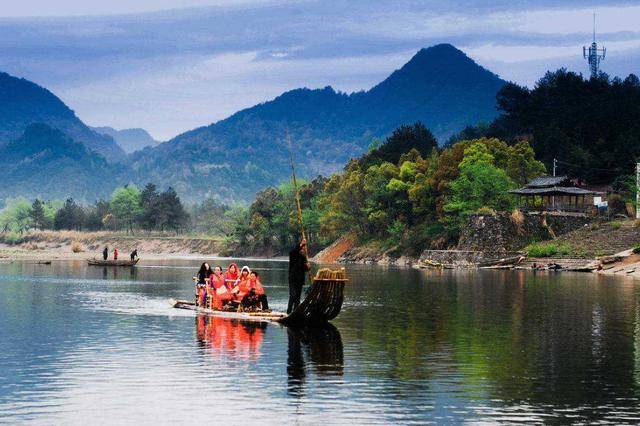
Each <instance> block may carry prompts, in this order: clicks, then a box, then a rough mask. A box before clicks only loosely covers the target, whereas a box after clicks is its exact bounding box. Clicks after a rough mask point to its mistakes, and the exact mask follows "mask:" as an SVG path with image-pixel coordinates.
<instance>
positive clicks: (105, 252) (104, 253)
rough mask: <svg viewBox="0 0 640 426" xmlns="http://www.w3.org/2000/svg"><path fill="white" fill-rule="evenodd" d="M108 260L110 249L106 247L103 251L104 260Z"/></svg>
mask: <svg viewBox="0 0 640 426" xmlns="http://www.w3.org/2000/svg"><path fill="white" fill-rule="evenodd" d="M108 258H109V247H105V248H104V250H102V259H103V260H107V259H108Z"/></svg>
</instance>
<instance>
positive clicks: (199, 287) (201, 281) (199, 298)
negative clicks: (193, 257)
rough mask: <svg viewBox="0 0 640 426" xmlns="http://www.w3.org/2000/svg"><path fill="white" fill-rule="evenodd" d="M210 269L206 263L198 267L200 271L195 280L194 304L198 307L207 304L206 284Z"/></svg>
mask: <svg viewBox="0 0 640 426" xmlns="http://www.w3.org/2000/svg"><path fill="white" fill-rule="evenodd" d="M211 273H212V271H211V267H210V266H209V264H208V263H207V262H204V263H203V264H202V265H200V270H199V271H198V275H197V277H196V278H195V281H196V303H197V304H198V306H206V302H207V283H208V282H209V276H210V275H211Z"/></svg>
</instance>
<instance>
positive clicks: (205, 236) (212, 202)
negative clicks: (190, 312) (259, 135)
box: [0, 70, 640, 264]
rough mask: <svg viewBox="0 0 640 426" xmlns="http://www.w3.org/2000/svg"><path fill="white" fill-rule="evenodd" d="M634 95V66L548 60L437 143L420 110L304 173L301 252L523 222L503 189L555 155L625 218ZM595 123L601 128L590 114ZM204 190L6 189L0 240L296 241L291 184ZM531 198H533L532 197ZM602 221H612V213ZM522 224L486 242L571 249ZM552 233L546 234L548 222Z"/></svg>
mask: <svg viewBox="0 0 640 426" xmlns="http://www.w3.org/2000/svg"><path fill="white" fill-rule="evenodd" d="M596 101H598V102H600V103H601V105H603V107H602V108H599V109H597V110H595V111H594V110H593V109H590V108H589V107H588V105H590V104H593V102H596ZM639 105H640V80H639V79H638V78H637V77H636V76H634V75H630V76H629V77H627V78H626V79H625V80H621V79H618V78H614V79H610V78H609V77H608V76H607V75H605V74H602V75H600V76H598V77H594V78H591V79H588V80H585V79H584V78H583V77H582V76H581V75H578V74H575V73H572V72H568V71H566V70H558V71H556V72H549V73H547V74H546V75H545V76H544V77H543V78H542V79H541V80H539V81H538V83H537V84H536V86H535V88H534V89H527V88H524V87H520V86H517V85H515V84H512V83H509V84H507V85H505V86H504V87H503V88H502V89H501V90H500V91H499V93H498V95H497V106H498V109H499V110H500V112H501V113H500V116H499V117H498V118H496V119H495V120H494V121H493V122H492V123H490V124H479V125H477V126H475V127H468V128H466V129H464V130H463V131H462V132H461V133H460V134H458V135H456V136H454V137H452V138H451V139H450V140H449V141H448V142H447V143H445V144H444V146H439V145H438V143H437V141H436V139H435V137H434V136H433V134H432V133H431V131H430V130H429V129H427V128H426V127H425V126H424V125H423V124H421V123H420V122H417V123H414V124H412V125H402V126H400V127H398V128H397V129H396V130H395V131H394V132H393V133H392V134H391V135H390V136H389V137H388V138H387V139H386V140H384V141H378V140H374V141H372V143H371V146H370V148H369V151H368V152H367V153H365V154H363V155H362V156H360V157H358V158H354V159H352V160H351V161H349V162H348V163H347V165H346V166H345V167H344V169H343V171H341V172H338V173H334V174H332V175H331V176H328V177H323V176H318V177H316V178H315V179H312V180H309V181H306V182H302V184H301V186H300V191H299V192H300V201H301V205H302V210H303V222H304V227H305V229H306V232H307V236H308V237H309V241H310V247H309V248H310V251H311V252H312V253H319V252H320V253H321V255H320V256H318V258H317V259H318V260H324V261H335V260H340V259H342V260H345V261H357V262H362V263H395V264H412V263H415V262H416V259H420V258H421V256H422V254H423V253H424V252H425V251H456V250H457V251H464V250H468V248H465V247H463V246H462V245H461V237H462V236H463V232H462V231H463V230H466V229H468V227H469V226H468V225H469V223H470V222H469V221H470V219H471V218H473V217H474V216H478V215H480V216H486V217H496V216H497V215H509V216H510V217H512V218H514V221H515V222H518V221H522V220H523V217H524V216H523V213H522V211H520V210H519V208H520V207H521V206H520V205H519V202H518V199H517V198H516V197H515V196H514V195H512V194H511V193H510V192H509V190H512V189H515V188H517V187H519V186H522V185H524V184H525V183H526V182H528V181H530V180H531V179H532V178H535V177H539V176H542V175H545V174H548V173H549V170H550V168H551V167H552V166H553V164H554V160H555V159H556V158H557V157H558V156H560V157H561V160H562V161H560V163H559V170H558V172H559V173H562V174H564V175H568V176H570V177H572V178H575V179H577V180H578V181H579V182H580V183H581V184H585V185H594V186H598V185H599V186H606V187H607V188H608V189H607V190H606V191H607V192H608V196H607V201H608V217H609V218H613V217H616V216H624V215H626V214H628V211H629V207H633V206H634V203H635V183H634V175H633V173H634V168H635V161H636V158H638V157H640V144H638V142H637V141H638V140H640V125H637V123H640V106H639ZM605 106H606V107H605ZM587 113H588V114H587ZM602 122H606V123H607V126H595V127H594V126H593V123H602ZM629 123H635V124H634V125H633V126H631V127H630V126H629ZM211 193H212V194H213V195H212V196H210V197H209V198H205V199H203V200H201V201H200V202H199V203H196V204H194V205H190V206H185V205H183V203H182V201H181V199H180V197H179V195H178V193H177V192H176V191H175V190H174V189H172V188H170V187H169V188H166V189H164V190H161V189H159V188H157V187H156V186H155V185H154V184H152V183H149V184H147V185H146V186H145V187H144V188H143V189H138V188H137V187H136V186H135V185H126V186H124V187H120V188H117V189H116V190H115V191H114V192H113V194H112V195H111V197H110V199H101V200H98V201H96V202H95V203H94V204H92V205H81V204H78V203H76V202H75V201H74V200H73V199H71V198H69V199H67V200H66V201H64V202H63V201H59V200H39V199H36V200H35V201H33V202H31V200H26V199H13V200H9V201H6V200H5V201H6V206H5V208H4V209H3V210H1V211H0V232H1V233H2V243H3V244H4V246H5V249H4V251H8V252H10V251H11V249H12V247H13V249H16V250H17V247H20V250H27V251H29V250H32V251H38V250H41V251H42V250H44V251H46V250H53V251H54V252H55V250H57V249H59V248H61V247H66V246H65V245H66V244H71V243H73V241H72V240H73V238H72V237H62V239H63V240H64V241H62V242H60V241H58V237H57V236H55V235H57V234H54V233H48V232H50V231H49V230H55V231H58V232H63V233H64V232H65V231H67V232H71V231H78V232H80V231H83V232H87V231H89V232H90V234H88V235H92V236H85V234H80V233H79V234H77V235H76V238H77V239H78V241H76V243H77V244H76V246H77V249H78V250H88V251H91V250H96V249H97V247H98V246H100V245H109V246H113V245H114V244H117V245H120V247H119V248H121V249H122V251H123V252H126V251H127V250H129V249H133V248H134V246H135V245H140V247H138V248H140V250H141V252H143V253H151V252H157V253H186V254H191V253H198V254H200V253H206V254H213V253H215V254H219V255H223V256H243V257H245V256H264V257H274V256H280V255H283V254H285V253H287V252H288V250H289V248H290V247H291V246H292V245H293V244H294V242H295V240H296V238H297V233H298V229H299V226H298V218H297V215H296V211H295V209H294V205H295V204H294V199H295V191H294V189H293V187H292V185H291V184H290V183H283V184H281V185H280V186H278V187H267V188H265V189H264V190H262V191H260V192H258V193H257V194H256V196H255V199H254V201H253V202H252V203H251V204H250V205H249V206H246V205H228V204H225V203H224V202H223V200H221V199H220V198H219V197H216V189H215V188H214V187H212V188H211ZM529 207H540V209H541V210H544V205H543V200H542V198H541V197H538V199H535V200H533V201H532V204H530V205H529ZM596 225H597V224H596ZM596 225H594V226H596ZM607 226H608V227H610V228H611V229H610V231H615V230H616V229H615V227H616V226H618V228H620V227H621V226H622V225H620V224H617V223H616V222H611V224H610V225H606V226H605V227H607ZM521 228H522V227H521V226H518V227H517V232H518V233H519V234H522V235H520V237H521V238H519V240H518V246H517V247H515V246H510V247H507V246H506V245H505V244H503V243H502V242H501V243H497V244H495V245H496V246H500V245H501V244H502V245H504V247H491V249H492V250H493V249H502V250H501V251H502V252H503V253H506V252H510V253H511V252H514V251H520V250H523V249H525V248H526V247H527V246H528V248H527V249H526V250H529V251H531V252H532V253H531V254H537V255H546V256H566V255H570V254H571V253H573V252H576V253H577V252H578V251H577V250H574V251H572V249H571V248H570V246H569V245H568V244H567V243H566V242H564V241H563V240H562V238H563V237H561V236H559V240H558V241H551V242H548V243H544V244H541V240H545V239H547V237H540V236H539V235H534V234H528V233H526V232H524V231H523V230H522V229H521ZM547 228H549V227H548V226H547ZM628 228H629V227H625V229H628ZM100 233H102V234H100ZM550 234H551V235H552V236H553V238H552V239H553V240H555V239H556V238H555V233H554V232H550ZM62 235H64V234H62ZM112 235H118V236H120V235H122V237H118V238H120V239H114V238H115V237H110V236H112ZM155 235H159V237H155ZM152 236H153V237H152ZM163 236H164V237H163ZM191 236H194V237H193V238H192V237H191ZM125 237H126V238H125ZM590 237H591V236H590V235H589V234H587V235H585V236H583V237H582V238H584V239H585V241H589V238H590ZM631 237H632V238H631V239H630V240H629V241H630V242H631V243H630V244H629V246H628V247H624V249H631V248H633V247H634V246H635V245H636V244H637V243H638V242H640V236H637V235H635V234H634V233H631ZM127 238H130V239H127ZM147 240H148V241H147ZM624 241H627V240H624ZM147 244H148V245H147ZM597 244H598V243H593V242H592V244H591V246H592V247H591V248H593V246H595V247H596V248H595V252H594V253H591V252H589V249H590V247H588V246H584V247H583V251H584V254H583V253H582V252H580V255H579V256H578V257H582V258H584V257H585V256H586V254H588V255H589V256H592V255H593V256H592V257H594V256H597V255H598V251H599V249H600V247H598V246H597ZM601 244H603V245H604V244H605V242H604V241H602V242H601ZM323 249H325V251H324V252H321V250H323ZM497 251H500V250H497ZM591 251H593V250H591ZM602 254H608V255H611V254H614V253H608V252H607V253H605V252H604V251H603V253H602Z"/></svg>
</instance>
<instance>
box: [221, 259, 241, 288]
mask: <svg viewBox="0 0 640 426" xmlns="http://www.w3.org/2000/svg"><path fill="white" fill-rule="evenodd" d="M238 276H239V274H238V265H236V264H235V263H232V264H231V265H229V267H228V268H227V273H226V274H224V281H225V284H226V285H227V288H228V289H229V290H232V289H233V288H234V287H235V286H236V285H237V284H238Z"/></svg>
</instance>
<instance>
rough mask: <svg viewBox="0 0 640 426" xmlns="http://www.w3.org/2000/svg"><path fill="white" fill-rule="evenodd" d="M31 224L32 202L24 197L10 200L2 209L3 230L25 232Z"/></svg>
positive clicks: (1, 226)
mask: <svg viewBox="0 0 640 426" xmlns="http://www.w3.org/2000/svg"><path fill="white" fill-rule="evenodd" d="M30 226H31V204H30V203H29V202H28V201H27V200H25V199H24V198H17V199H13V200H9V201H8V202H7V205H6V207H5V208H4V209H2V211H0V229H1V230H2V232H17V233H19V234H22V233H24V232H25V231H26V230H28V229H29V227H30Z"/></svg>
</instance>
